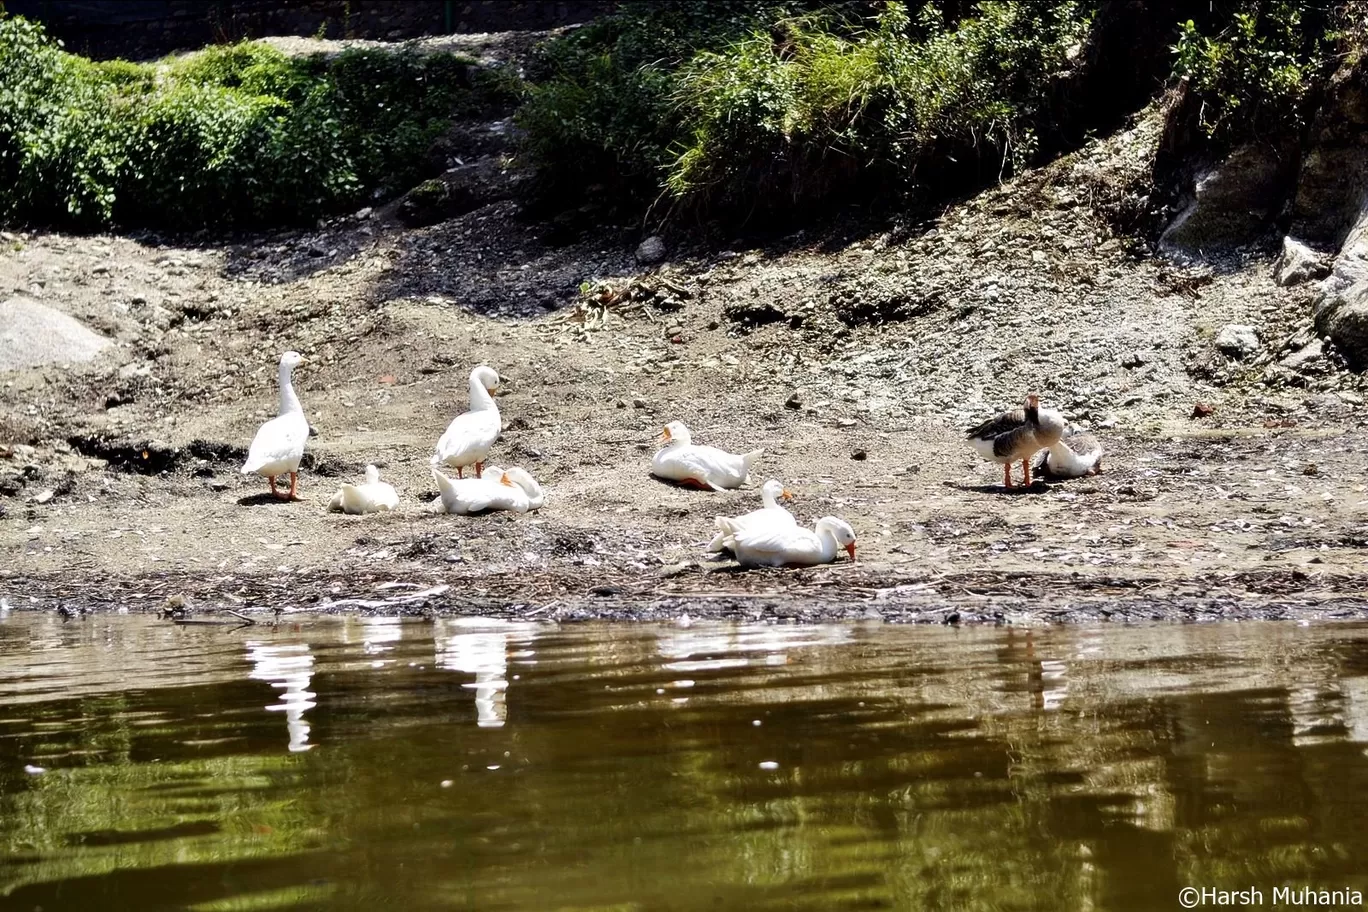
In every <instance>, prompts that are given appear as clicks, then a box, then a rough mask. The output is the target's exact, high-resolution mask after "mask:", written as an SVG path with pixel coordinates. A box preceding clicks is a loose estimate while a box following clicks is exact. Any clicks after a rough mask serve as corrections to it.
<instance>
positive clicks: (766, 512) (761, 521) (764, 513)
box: [708, 478, 798, 552]
mask: <svg viewBox="0 0 1368 912" xmlns="http://www.w3.org/2000/svg"><path fill="white" fill-rule="evenodd" d="M760 497H761V498H762V499H763V500H764V503H765V505H764V506H763V507H761V508H760V509H759V510H751V511H750V512H749V513H742V514H741V515H740V516H719V517H717V518H716V519H715V520H714V521H713V523H714V525H716V526H717V530H718V531H717V534H716V535H714V536H713V540H712V541H711V542H709V543H708V551H709V552H719V551H725V550H727V544H726V541H727V538H728V537H729V535H730V533H729V532H728V531H726V529H724V528H723V525H722V522H723V520H726V522H727V529H750V528H754V527H759V526H763V525H767V524H769V523H774V524H776V525H781V526H795V525H797V524H798V520H796V519H794V518H793V514H792V513H790V512H789V511H788V510H786V509H784V508H783V507H782V506H780V505H779V500H780V498H783V499H784V500H792V499H793V493H792V492H790V491H789V489H788V488H786V487H784V483H783V482H782V481H779V480H778V479H774V478H771V479H770V480H769V481H767V482H765V485H764V487H762V488H761V489H760Z"/></svg>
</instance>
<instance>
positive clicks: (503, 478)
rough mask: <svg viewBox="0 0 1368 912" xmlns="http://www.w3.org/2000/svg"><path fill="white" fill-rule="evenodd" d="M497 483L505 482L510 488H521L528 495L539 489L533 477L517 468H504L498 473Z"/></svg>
mask: <svg viewBox="0 0 1368 912" xmlns="http://www.w3.org/2000/svg"><path fill="white" fill-rule="evenodd" d="M486 471H487V470H486ZM499 483H500V484H506V485H508V486H509V487H510V488H522V489H523V491H524V492H526V493H527V494H528V495H533V494H536V493H537V491H539V490H540V489H541V486H540V485H538V484H537V480H536V479H535V478H533V477H532V476H531V475H530V474H529V473H528V472H527V471H526V470H524V469H519V468H512V469H504V470H503V472H502V474H501V475H500V478H499Z"/></svg>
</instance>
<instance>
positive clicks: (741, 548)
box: [718, 516, 855, 567]
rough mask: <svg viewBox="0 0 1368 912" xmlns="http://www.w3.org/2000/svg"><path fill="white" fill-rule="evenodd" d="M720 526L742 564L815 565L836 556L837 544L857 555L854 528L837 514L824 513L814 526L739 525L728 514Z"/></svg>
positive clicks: (719, 521)
mask: <svg viewBox="0 0 1368 912" xmlns="http://www.w3.org/2000/svg"><path fill="white" fill-rule="evenodd" d="M718 527H719V528H720V529H721V530H722V531H723V532H724V533H725V534H726V535H727V541H728V547H729V548H731V551H732V553H733V554H735V555H736V562H737V563H739V564H740V565H741V566H743V567H812V566H815V565H817V564H829V563H831V562H832V561H834V560H836V551H837V549H838V548H844V549H845V551H846V553H847V554H849V555H850V559H851V560H854V559H855V530H854V529H852V528H851V527H850V523H848V522H846V521H845V520H844V519H837V518H836V517H835V516H823V517H822V518H821V519H819V520H817V523H816V526H815V527H814V528H813V529H804V528H803V527H801V526H799V525H796V524H795V525H792V526H784V525H779V524H763V525H760V526H750V527H748V528H742V529H738V528H735V527H733V526H732V525H731V521H730V520H728V519H727V518H726V517H725V516H723V517H719V518H718Z"/></svg>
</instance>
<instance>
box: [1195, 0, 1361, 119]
mask: <svg viewBox="0 0 1368 912" xmlns="http://www.w3.org/2000/svg"><path fill="white" fill-rule="evenodd" d="M1306 18H1307V10H1306V8H1305V6H1304V4H1301V3H1298V2H1294V0H1243V2H1241V3H1240V4H1239V7H1238V8H1237V9H1236V10H1235V12H1234V13H1233V14H1232V15H1231V16H1230V17H1229V18H1222V19H1218V20H1217V21H1216V24H1217V25H1219V26H1222V27H1221V28H1220V30H1219V31H1218V32H1217V33H1216V34H1203V33H1202V31H1201V30H1200V29H1199V28H1198V27H1197V25H1196V24H1194V23H1193V21H1192V20H1188V21H1187V22H1185V23H1183V24H1182V26H1181V27H1180V32H1179V36H1178V42H1177V44H1175V45H1174V48H1173V52H1174V73H1175V74H1176V75H1178V76H1183V77H1186V78H1187V79H1188V80H1189V82H1190V86H1191V90H1192V91H1194V92H1196V93H1197V96H1198V99H1199V101H1198V105H1197V108H1198V111H1199V114H1198V118H1199V123H1200V126H1201V128H1202V130H1203V131H1204V132H1205V133H1206V135H1207V136H1208V137H1210V138H1212V139H1214V140H1217V141H1224V142H1232V141H1235V140H1239V139H1246V138H1250V137H1256V136H1261V135H1266V134H1269V133H1278V132H1286V131H1289V130H1291V131H1296V130H1300V129H1301V127H1302V126H1303V119H1304V117H1305V111H1304V108H1305V105H1304V102H1305V101H1306V99H1307V97H1308V94H1309V91H1310V89H1311V87H1312V85H1313V84H1314V83H1315V80H1316V77H1317V76H1318V75H1319V74H1320V72H1321V70H1322V68H1323V67H1324V66H1325V64H1326V61H1327V59H1328V55H1329V53H1330V51H1331V44H1330V43H1331V41H1332V40H1333V37H1334V35H1333V33H1331V32H1328V31H1327V30H1325V29H1323V28H1321V27H1320V26H1321V25H1322V24H1323V23H1315V24H1312V23H1308V22H1307V21H1306Z"/></svg>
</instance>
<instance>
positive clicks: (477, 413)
mask: <svg viewBox="0 0 1368 912" xmlns="http://www.w3.org/2000/svg"><path fill="white" fill-rule="evenodd" d="M498 388H499V375H498V374H497V373H495V372H494V368H492V367H486V366H485V365H480V366H479V367H477V368H475V369H474V370H473V371H471V372H470V410H469V411H467V412H465V413H463V414H460V415H457V416H456V417H455V418H453V419H452V420H451V424H449V425H447V429H446V433H444V434H443V435H442V438H441V439H440V440H438V441H437V452H436V453H435V454H434V455H433V457H432V464H433V466H434V467H435V466H439V465H445V466H451V467H452V468H454V469H455V470H456V477H457V478H464V477H465V475H464V469H465V467H466V466H469V465H473V466H475V477H476V478H480V477H482V476H483V475H484V464H485V460H487V459H488V458H489V451H490V450H491V449H493V448H494V441H496V440H498V439H499V432H500V431H501V430H503V425H502V423H501V421H500V418H499V407H498V406H497V405H495V404H494V397H493V396H492V395H491V393H493V391H494V390H496V389H498Z"/></svg>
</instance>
